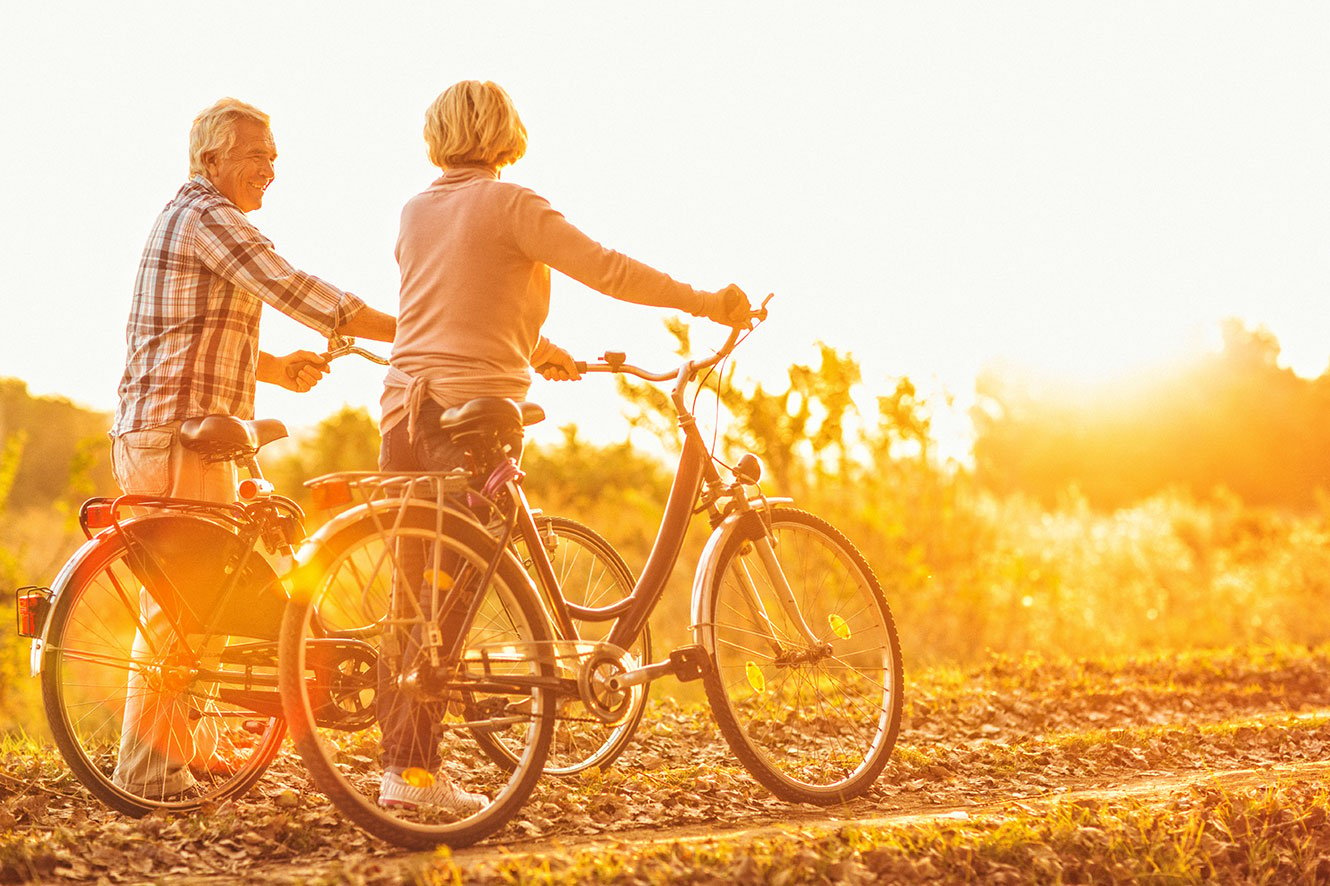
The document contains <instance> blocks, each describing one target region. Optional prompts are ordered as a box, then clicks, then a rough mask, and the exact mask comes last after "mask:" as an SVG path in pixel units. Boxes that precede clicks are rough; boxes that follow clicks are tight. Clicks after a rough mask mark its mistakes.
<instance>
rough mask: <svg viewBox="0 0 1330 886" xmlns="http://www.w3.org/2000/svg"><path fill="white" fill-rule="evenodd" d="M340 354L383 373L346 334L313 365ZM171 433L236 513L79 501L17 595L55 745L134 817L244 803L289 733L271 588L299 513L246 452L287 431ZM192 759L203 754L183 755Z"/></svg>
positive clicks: (296, 533) (282, 599)
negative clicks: (233, 479) (230, 481)
mask: <svg viewBox="0 0 1330 886" xmlns="http://www.w3.org/2000/svg"><path fill="white" fill-rule="evenodd" d="M346 354H358V355H360V356H362V357H365V358H366V359H369V360H372V361H374V362H378V363H386V362H387V361H386V360H383V359H382V358H380V357H378V356H376V355H374V354H372V353H371V352H369V351H366V350H364V349H363V348H360V347H358V346H356V344H355V340H354V339H351V338H342V337H333V338H331V339H330V340H329V345H328V350H327V351H326V352H325V353H324V354H323V357H324V359H325V360H332V359H336V358H338V357H341V356H343V355H346ZM179 434H180V440H181V443H182V445H183V446H185V447H186V448H188V449H191V450H194V451H196V452H199V453H200V454H201V455H202V456H203V457H204V459H205V460H207V461H213V462H222V461H229V462H235V463H237V465H238V466H240V467H242V468H244V469H245V471H246V473H247V474H248V477H247V478H246V479H244V480H242V481H241V482H240V484H239V488H238V495H239V501H238V502H237V503H235V504H217V503H214V502H206V501H194V500H189V499H181V498H170V497H165V496H144V495H123V496H119V497H117V498H105V497H102V498H93V499H89V500H88V501H86V502H84V504H83V506H82V507H81V509H80V511H79V525H80V527H81V529H82V530H83V533H84V535H85V537H86V541H85V542H84V544H83V545H82V546H81V547H80V548H79V549H78V550H77V551H76V552H75V553H74V555H73V556H72V557H71V558H70V559H69V560H68V561H67V562H66V563H65V564H64V566H63V568H62V569H61V570H60V572H59V574H58V575H57V576H56V578H55V580H54V581H53V582H52V584H51V586H50V587H25V588H20V589H18V591H17V592H16V603H17V612H18V621H19V634H20V635H21V636H24V637H28V638H30V639H31V640H32V652H31V669H32V673H33V675H34V676H38V677H39V678H40V680H41V690H42V697H43V705H44V709H45V714H46V718H47V722H48V724H49V727H50V730H51V733H52V737H53V739H54V740H55V743H56V745H57V747H58V748H59V750H60V752H61V754H62V755H63V757H64V759H65V761H66V762H67V764H68V765H69V767H70V770H71V771H72V772H73V774H74V775H75V777H76V778H77V779H78V780H79V781H80V782H81V783H83V784H84V785H85V786H86V787H87V788H88V789H89V791H90V792H91V793H92V794H93V795H94V796H95V797H97V798H98V799H99V800H101V801H102V802H103V803H105V804H106V805H108V806H110V807H111V808H114V809H117V810H119V811H121V812H125V813H127V814H129V815H134V816H139V815H144V814H147V813H149V812H151V811H153V810H156V809H168V810H174V811H187V810H192V809H197V808H199V807H201V806H203V805H205V804H207V803H212V802H216V801H220V800H223V799H227V798H231V797H236V796H239V795H241V794H243V793H245V792H246V791H248V790H249V789H250V788H251V787H253V785H254V784H255V783H256V782H257V781H258V780H259V778H260V777H261V776H262V775H263V772H264V771H265V770H266V769H267V767H268V765H269V764H270V763H271V762H272V760H273V759H274V757H275V756H276V754H277V752H278V749H279V748H280V745H281V741H282V738H283V737H284V735H285V726H284V721H283V719H282V711H281V702H280V699H279V697H278V695H277V643H276V640H277V634H278V627H279V626H280V623H281V616H282V610H283V609H284V608H285V605H286V593H285V590H284V588H283V586H282V583H281V577H282V575H283V574H284V573H285V572H286V571H287V568H288V565H289V564H290V563H291V562H293V559H294V554H295V548H296V547H297V546H298V545H299V544H300V542H301V541H302V540H303V539H304V537H305V528H304V518H305V515H304V513H303V511H302V510H301V509H300V507H299V506H298V505H297V504H296V503H295V502H294V501H292V500H291V499H289V498H287V497H285V496H282V495H278V494H276V492H275V490H274V488H273V485H272V484H271V483H270V482H269V481H268V480H266V479H265V478H264V477H263V475H262V471H261V470H260V468H259V465H258V462H257V460H256V456H257V453H258V451H259V449H260V448H262V447H263V446H265V445H267V444H269V443H271V442H273V441H275V440H278V439H281V438H283V437H285V436H287V431H286V428H285V426H284V425H283V424H282V423H281V422H280V421H277V420H274V419H261V420H249V421H243V420H240V419H237V418H234V417H229V416H220V415H214V416H207V417H204V418H196V419H191V420H188V421H185V422H183V423H182V425H181V427H180V431H179ZM153 613H158V614H157V615H155V616H154V615H153ZM150 622H151V623H152V625H151V626H150V624H149V623H150ZM325 646H327V644H325ZM321 651H322V652H323V654H325V656H326V657H327V658H329V659H330V660H332V661H334V662H335V663H336V664H337V665H338V666H339V667H340V668H341V669H342V670H344V671H346V670H353V669H354V667H355V665H356V663H357V662H361V661H362V660H363V658H364V655H363V650H362V649H360V648H359V647H357V646H354V645H350V644H343V645H342V646H327V648H325V649H323V650H321ZM352 699H353V695H352V694H350V693H349V689H348V690H347V691H346V692H344V694H343V695H342V696H340V697H338V698H335V699H333V702H334V703H336V702H338V701H340V702H341V703H342V704H343V705H344V706H345V705H350V707H348V708H345V709H344V710H342V712H341V714H342V716H343V717H344V718H354V717H356V716H363V710H360V709H358V708H357V707H356V706H355V703H354V702H353V700H352ZM163 721H164V722H165V723H166V724H167V725H166V726H165V728H159V726H155V725H154V723H157V724H160V723H161V722H163ZM139 724H142V725H141V728H140V725H139ZM199 745H206V747H200V746H199ZM145 748H150V749H151V753H150V754H149V756H150V758H151V764H150V765H151V767H152V768H151V770H150V771H147V772H146V774H145V772H143V771H139V770H142V769H144V768H145V766H146V765H148V764H144V765H136V764H135V763H134V762H133V761H132V760H129V759H127V757H133V756H134V755H143V754H144V753H145ZM200 753H201V754H202V756H203V757H204V758H205V759H198V760H194V759H192V758H195V757H199V756H200ZM140 759H141V756H140ZM187 763H192V764H193V765H189V770H190V772H189V775H188V776H185V775H184V774H183V771H184V767H183V766H182V765H181V764H187ZM118 770H119V775H117V772H118ZM130 771H135V772H136V774H135V776H134V778H133V779H132V780H131V778H130V777H129V775H128V773H129V772H130ZM182 783H183V784H184V786H183V787H182V786H181V785H182Z"/></svg>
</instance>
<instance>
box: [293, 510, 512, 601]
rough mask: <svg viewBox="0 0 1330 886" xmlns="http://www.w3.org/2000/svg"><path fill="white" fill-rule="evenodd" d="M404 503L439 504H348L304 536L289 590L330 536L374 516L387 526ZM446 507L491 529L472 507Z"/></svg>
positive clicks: (480, 527)
mask: <svg viewBox="0 0 1330 886" xmlns="http://www.w3.org/2000/svg"><path fill="white" fill-rule="evenodd" d="M403 506H406V507H408V508H417V507H419V508H428V509H429V510H431V511H432V510H434V509H435V507H436V505H435V503H434V502H432V501H425V500H419V501H417V502H414V503H412V502H409V501H408V500H405V499H400V498H385V499H376V500H374V501H371V502H368V503H365V504H359V505H356V506H355V507H352V508H347V509H346V510H345V511H342V512H341V513H340V514H337V515H336V516H334V517H333V518H332V519H331V520H329V521H328V522H327V523H325V524H323V525H322V526H320V527H319V528H318V530H317V531H316V532H315V533H314V534H313V535H310V536H309V537H308V538H306V539H305V541H304V542H303V543H302V544H301V545H300V548H299V549H298V550H297V551H296V555H295V568H294V569H293V570H292V571H291V573H290V575H291V577H292V581H291V582H289V583H288V587H287V593H288V594H290V593H292V592H293V591H294V590H295V586H297V585H302V584H303V583H304V582H303V580H302V579H301V578H300V577H301V576H302V575H306V574H307V573H308V571H309V569H310V567H311V565H312V564H313V563H314V558H315V557H316V556H317V555H318V553H319V551H321V550H322V549H323V547H324V545H325V544H327V542H328V539H330V538H332V537H334V536H336V535H337V534H338V533H340V532H342V531H343V530H345V529H346V528H348V527H349V526H352V525H354V524H356V523H359V522H360V521H361V520H366V519H374V520H377V521H378V522H379V523H380V524H381V525H383V526H385V527H391V526H392V525H393V521H394V518H395V517H396V516H397V514H398V512H400V511H401V510H402V508H403ZM444 510H445V511H447V512H448V515H449V516H450V517H452V518H455V519H461V520H465V521H466V522H468V523H471V524H472V525H474V526H475V527H477V528H478V529H480V530H481V531H482V532H486V533H488V530H486V529H485V527H484V525H483V524H482V523H481V522H480V521H479V520H477V519H476V518H475V515H473V514H472V513H470V512H469V511H465V510H463V509H461V508H458V507H455V506H453V505H452V504H448V503H445V505H444Z"/></svg>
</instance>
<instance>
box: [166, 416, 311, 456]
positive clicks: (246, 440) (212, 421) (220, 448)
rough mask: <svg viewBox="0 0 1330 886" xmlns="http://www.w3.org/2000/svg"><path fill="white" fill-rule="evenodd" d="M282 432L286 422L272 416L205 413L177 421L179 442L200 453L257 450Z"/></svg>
mask: <svg viewBox="0 0 1330 886" xmlns="http://www.w3.org/2000/svg"><path fill="white" fill-rule="evenodd" d="M285 436H286V425H284V424H282V422H281V421H280V420H278V419H275V418H257V419H252V420H245V419H242V418H235V417H234V416H230V415H205V416H203V417H202V418H187V419H185V420H184V421H183V422H181V423H180V445H181V446H183V447H185V448H186V449H191V450H193V451H194V452H201V453H203V454H204V455H212V456H221V455H224V454H234V455H239V454H241V453H254V452H257V451H258V449H259V447H261V446H266V445H267V444H269V443H271V442H272V441H274V440H280V439H282V438H283V437H285Z"/></svg>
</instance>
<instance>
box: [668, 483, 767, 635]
mask: <svg viewBox="0 0 1330 886" xmlns="http://www.w3.org/2000/svg"><path fill="white" fill-rule="evenodd" d="M766 501H767V502H768V503H772V504H776V503H780V504H783V503H785V502H786V501H788V500H787V499H767V500H766ZM752 504H754V506H755V509H754V510H750V511H743V512H742V513H738V514H730V515H729V516H728V517H726V518H725V519H724V520H722V521H721V523H720V525H719V526H717V527H716V528H715V529H714V530H712V532H711V536H710V537H709V538H708V539H707V543H706V546H705V547H704V548H703V549H702V554H701V556H700V557H698V560H697V571H696V572H695V573H693V601H692V619H691V621H692V630H693V641H694V642H695V643H697V644H698V645H700V646H701V647H702V648H703V649H705V650H707V651H708V652H712V651H714V649H715V640H716V638H715V635H714V634H715V632H714V629H713V628H712V626H711V625H710V624H708V623H707V613H708V612H710V611H711V594H712V589H713V588H715V587H716V579H717V575H716V571H717V570H718V569H719V568H720V552H721V551H723V550H725V546H726V545H727V544H728V543H729V541H730V539H731V538H733V537H734V536H736V535H738V536H739V537H740V538H745V539H751V538H760V537H761V536H762V533H763V532H765V529H764V527H763V526H762V516H761V513H760V511H761V510H763V509H764V508H762V507H760V506H759V505H760V503H759V502H752Z"/></svg>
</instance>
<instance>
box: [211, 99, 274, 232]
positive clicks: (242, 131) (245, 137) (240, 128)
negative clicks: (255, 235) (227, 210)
mask: <svg viewBox="0 0 1330 886" xmlns="http://www.w3.org/2000/svg"><path fill="white" fill-rule="evenodd" d="M276 160H277V146H276V144H275V143H274V142H273V140H272V132H271V131H270V130H269V129H268V127H267V126H264V125H263V124H262V123H259V122H258V121H257V120H239V121H237V122H236V143H235V144H234V145H233V146H232V147H231V150H230V151H227V152H226V153H225V154H218V155H216V156H214V157H213V158H212V159H211V160H209V161H208V164H207V168H208V180H209V181H211V182H212V183H213V185H214V186H215V187H216V188H217V190H218V191H221V193H222V196H223V197H225V198H226V199H228V200H230V201H231V202H232V203H234V204H235V205H236V206H237V207H238V208H239V209H240V211H241V212H249V211H250V210H253V209H258V208H259V207H260V206H262V205H263V192H264V191H266V190H267V189H268V185H270V184H272V180H273V178H275V177H276V172H275V171H274V170H273V163H274V162H275V161H276Z"/></svg>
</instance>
